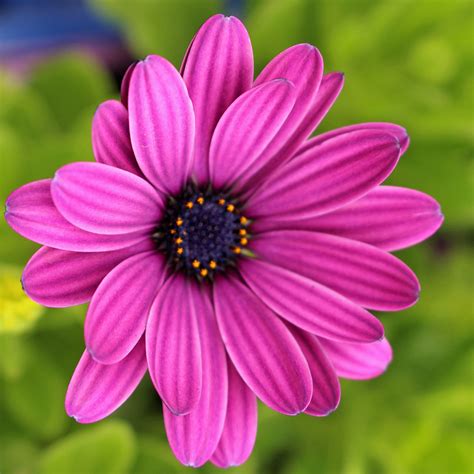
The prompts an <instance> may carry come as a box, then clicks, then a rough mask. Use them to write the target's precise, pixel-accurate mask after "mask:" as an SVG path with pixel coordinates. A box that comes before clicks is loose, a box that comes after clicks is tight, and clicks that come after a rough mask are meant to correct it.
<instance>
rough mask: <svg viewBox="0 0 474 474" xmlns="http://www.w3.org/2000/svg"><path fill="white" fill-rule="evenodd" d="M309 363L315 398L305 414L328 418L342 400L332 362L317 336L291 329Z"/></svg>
mask: <svg viewBox="0 0 474 474" xmlns="http://www.w3.org/2000/svg"><path fill="white" fill-rule="evenodd" d="M290 329H291V332H292V334H293V336H294V337H295V339H296V341H297V342H298V344H299V345H300V347H301V350H302V351H303V354H304V355H305V357H306V360H307V361H308V365H309V370H311V376H312V377H313V398H312V399H311V402H310V404H309V405H308V408H306V410H305V413H306V414H307V415H312V416H326V415H329V414H330V413H331V412H333V411H334V410H335V409H336V408H337V407H338V405H339V401H340V399H341V386H340V384H339V379H338V378H337V375H336V372H335V370H334V367H333V365H332V364H331V361H330V360H329V358H328V357H327V355H326V354H325V352H324V349H323V347H322V346H321V344H320V343H319V341H318V338H317V337H316V336H313V335H312V334H309V333H308V332H306V331H301V330H300V329H298V328H295V327H294V326H293V327H291V328H290Z"/></svg>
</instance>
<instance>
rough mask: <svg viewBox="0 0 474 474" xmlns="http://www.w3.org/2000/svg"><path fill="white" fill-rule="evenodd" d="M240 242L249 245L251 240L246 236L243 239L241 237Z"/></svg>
mask: <svg viewBox="0 0 474 474" xmlns="http://www.w3.org/2000/svg"><path fill="white" fill-rule="evenodd" d="M240 243H241V244H242V245H247V244H248V243H249V241H248V239H247V238H245V237H244V238H243V239H240Z"/></svg>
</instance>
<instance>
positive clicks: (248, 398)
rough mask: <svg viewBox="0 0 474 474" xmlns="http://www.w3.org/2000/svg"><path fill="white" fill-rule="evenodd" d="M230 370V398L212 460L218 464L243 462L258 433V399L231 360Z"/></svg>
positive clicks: (225, 464)
mask: <svg viewBox="0 0 474 474" xmlns="http://www.w3.org/2000/svg"><path fill="white" fill-rule="evenodd" d="M227 367H228V373H229V399H228V401H227V414H226V417H225V425H224V431H223V432H222V436H221V439H220V441H219V444H218V446H217V449H216V450H215V451H214V454H213V455H212V458H211V461H212V463H213V464H215V465H216V466H218V467H223V468H226V467H232V466H239V465H240V464H243V463H244V462H245V461H246V460H247V459H248V457H249V456H250V454H251V452H252V450H253V446H254V444H255V438H256V436H257V416H258V415H257V399H256V397H255V395H254V393H253V392H252V391H251V390H250V389H249V388H248V387H247V385H245V383H244V381H243V380H242V379H241V378H240V375H239V374H238V372H237V371H236V370H235V368H234V366H233V365H232V363H231V362H229V363H228V364H227Z"/></svg>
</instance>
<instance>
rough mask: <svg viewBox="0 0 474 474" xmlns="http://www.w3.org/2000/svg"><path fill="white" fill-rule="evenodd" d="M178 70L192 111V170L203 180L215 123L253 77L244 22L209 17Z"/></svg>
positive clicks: (245, 88) (220, 17)
mask: <svg viewBox="0 0 474 474" xmlns="http://www.w3.org/2000/svg"><path fill="white" fill-rule="evenodd" d="M182 74H183V78H184V82H185V83H186V85H187V87H188V91H189V96H190V97H191V100H192V102H193V105H194V113H195V115H196V140H195V150H194V167H193V174H194V176H195V178H196V179H197V181H198V182H199V183H207V182H208V181H209V169H208V168H209V165H208V158H209V157H208V155H209V146H210V143H211V137H212V133H213V131H214V129H215V127H216V124H217V122H218V120H219V119H220V117H221V116H222V114H223V113H224V112H225V110H226V109H227V107H229V105H230V104H231V103H232V102H233V101H234V100H235V99H236V98H237V97H239V96H240V95H241V94H243V93H244V92H245V91H246V90H248V89H250V87H251V85H252V81H253V53H252V45H251V44H250V38H249V36H248V33H247V30H246V29H245V27H244V25H243V24H242V23H241V22H240V21H239V20H238V19H237V18H235V17H225V16H223V15H214V16H213V17H211V18H209V20H207V21H206V22H205V23H204V25H203V26H202V27H201V28H200V30H199V31H198V32H197V34H196V36H195V37H194V39H193V41H192V43H191V45H190V47H189V49H188V52H187V54H186V57H185V61H184V62H183V66H182Z"/></svg>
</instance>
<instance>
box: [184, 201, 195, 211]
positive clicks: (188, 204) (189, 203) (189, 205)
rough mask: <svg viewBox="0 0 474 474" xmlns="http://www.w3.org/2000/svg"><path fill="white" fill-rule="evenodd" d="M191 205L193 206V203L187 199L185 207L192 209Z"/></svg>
mask: <svg viewBox="0 0 474 474" xmlns="http://www.w3.org/2000/svg"><path fill="white" fill-rule="evenodd" d="M193 206H194V203H193V202H191V201H189V202H187V203H186V207H187V208H188V209H192V208H193Z"/></svg>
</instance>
